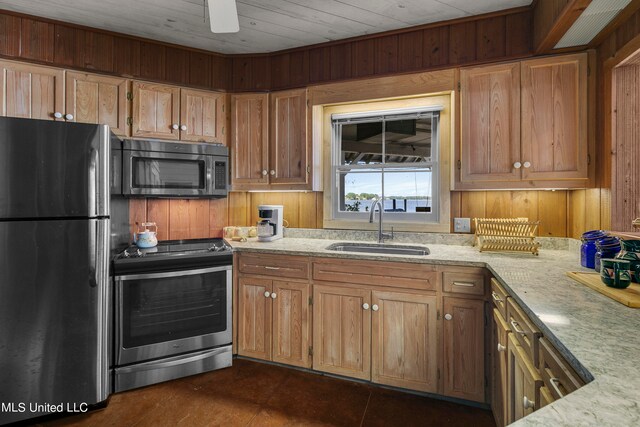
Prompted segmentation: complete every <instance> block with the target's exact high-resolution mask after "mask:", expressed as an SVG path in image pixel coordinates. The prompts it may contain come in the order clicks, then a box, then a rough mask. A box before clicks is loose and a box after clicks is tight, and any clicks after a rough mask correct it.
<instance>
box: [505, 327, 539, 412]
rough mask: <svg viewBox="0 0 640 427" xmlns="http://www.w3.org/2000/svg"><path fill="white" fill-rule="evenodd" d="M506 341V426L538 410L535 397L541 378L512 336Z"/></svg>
mask: <svg viewBox="0 0 640 427" xmlns="http://www.w3.org/2000/svg"><path fill="white" fill-rule="evenodd" d="M508 340H509V344H508V345H507V351H508V354H509V360H508V363H507V365H508V366H507V369H508V374H507V376H508V383H507V396H508V398H507V424H511V423H513V422H515V421H518V420H519V419H520V418H522V417H525V416H527V415H529V414H530V413H532V412H533V411H535V410H536V409H539V408H540V406H539V402H536V396H537V395H538V391H539V389H540V387H541V386H542V378H540V375H538V372H537V371H536V369H535V368H534V366H533V363H532V362H531V360H530V359H529V356H527V353H526V352H525V351H524V349H523V348H522V346H520V345H519V344H518V341H516V339H515V338H514V337H513V334H509V338H508Z"/></svg>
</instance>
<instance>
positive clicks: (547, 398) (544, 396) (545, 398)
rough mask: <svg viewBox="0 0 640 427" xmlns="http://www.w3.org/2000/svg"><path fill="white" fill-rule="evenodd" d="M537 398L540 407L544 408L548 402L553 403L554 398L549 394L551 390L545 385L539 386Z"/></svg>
mask: <svg viewBox="0 0 640 427" xmlns="http://www.w3.org/2000/svg"><path fill="white" fill-rule="evenodd" d="M538 399H539V400H540V407H541V408H544V407H545V406H547V405H548V404H550V403H553V402H554V401H555V400H556V399H555V398H554V397H553V395H552V394H551V390H549V389H548V388H547V387H545V386H542V387H540V397H539V398H538Z"/></svg>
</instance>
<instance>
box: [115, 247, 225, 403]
mask: <svg viewBox="0 0 640 427" xmlns="http://www.w3.org/2000/svg"><path fill="white" fill-rule="evenodd" d="M232 264H233V262H232V254H231V248H230V247H229V246H228V245H227V244H226V243H225V242H224V240H222V239H200V240H180V241H165V242H161V243H159V244H158V246H156V247H155V248H151V249H138V248H137V247H136V246H130V247H129V248H127V249H126V250H125V251H123V252H122V253H120V254H118V255H117V256H116V257H115V259H114V262H113V269H114V279H115V280H114V301H115V303H114V313H113V314H114V322H113V324H114V331H115V334H114V338H115V345H114V349H115V351H114V354H113V357H114V359H113V360H114V363H113V365H114V366H113V388H114V391H115V392H119V391H123V390H129V389H132V388H137V387H142V386H145V385H149V384H154V383H158V382H162V381H167V380H171V379H175V378H180V377H184V376H188V375H194V374H197V373H200V372H206V371H211V370H214V369H219V368H223V367H227V366H231V359H232V358H231V272H232Z"/></svg>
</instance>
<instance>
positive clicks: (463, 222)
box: [453, 218, 471, 233]
mask: <svg viewBox="0 0 640 427" xmlns="http://www.w3.org/2000/svg"><path fill="white" fill-rule="evenodd" d="M453 231H454V233H471V218H453Z"/></svg>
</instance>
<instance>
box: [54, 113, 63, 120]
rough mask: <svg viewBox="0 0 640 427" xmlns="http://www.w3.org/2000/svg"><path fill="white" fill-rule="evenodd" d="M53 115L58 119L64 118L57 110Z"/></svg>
mask: <svg viewBox="0 0 640 427" xmlns="http://www.w3.org/2000/svg"><path fill="white" fill-rule="evenodd" d="M53 117H55V118H56V119H61V118H62V113H59V112H57V111H56V112H55V113H53Z"/></svg>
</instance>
